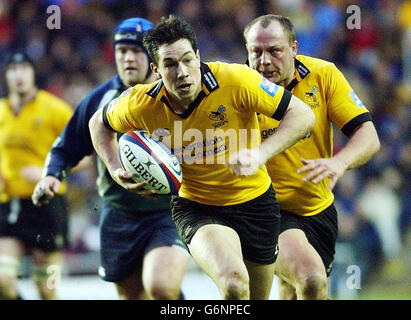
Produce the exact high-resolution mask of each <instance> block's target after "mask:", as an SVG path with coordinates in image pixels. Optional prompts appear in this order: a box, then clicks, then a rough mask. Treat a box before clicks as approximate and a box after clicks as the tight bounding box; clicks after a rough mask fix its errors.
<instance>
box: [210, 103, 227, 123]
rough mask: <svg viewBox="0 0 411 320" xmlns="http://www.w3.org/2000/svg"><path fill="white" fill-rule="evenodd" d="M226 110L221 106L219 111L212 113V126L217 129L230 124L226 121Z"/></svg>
mask: <svg viewBox="0 0 411 320" xmlns="http://www.w3.org/2000/svg"><path fill="white" fill-rule="evenodd" d="M225 112H226V108H225V107H224V106H223V105H221V106H219V107H218V108H217V111H211V112H210V115H209V116H208V118H209V119H210V120H212V121H213V123H212V125H213V127H214V129H215V128H218V127H221V126H223V125H225V124H226V123H228V120H227V119H226V117H227V115H226V113H225Z"/></svg>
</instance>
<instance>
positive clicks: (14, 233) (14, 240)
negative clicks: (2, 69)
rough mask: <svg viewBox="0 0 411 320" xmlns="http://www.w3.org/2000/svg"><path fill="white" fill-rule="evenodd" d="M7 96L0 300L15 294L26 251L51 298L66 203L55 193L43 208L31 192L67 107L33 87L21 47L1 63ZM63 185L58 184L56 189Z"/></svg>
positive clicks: (1, 110) (42, 291)
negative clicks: (32, 200)
mask: <svg viewBox="0 0 411 320" xmlns="http://www.w3.org/2000/svg"><path fill="white" fill-rule="evenodd" d="M6 83H7V87H8V91H9V92H8V96H7V98H4V99H1V100H0V186H1V190H0V201H1V204H0V299H16V298H18V293H17V290H16V287H15V280H16V276H17V274H18V272H19V271H20V270H19V266H20V261H21V259H22V258H23V256H24V255H25V254H26V253H32V258H33V266H34V268H33V270H32V278H33V280H34V281H35V283H36V286H37V288H38V292H39V296H40V298H42V299H57V298H58V297H57V286H58V281H57V279H59V277H60V276H61V266H62V258H63V248H64V246H65V245H66V244H67V243H66V240H67V206H66V202H65V199H64V198H63V195H62V194H59V195H57V196H56V197H55V199H53V201H51V202H50V204H49V205H47V206H44V207H43V208H37V207H35V206H34V205H33V203H32V202H31V194H32V192H33V190H34V187H35V185H36V182H37V181H38V180H39V179H40V177H41V170H42V167H43V163H44V160H45V159H46V155H47V152H48V150H49V149H50V148H51V146H52V144H53V141H54V140H55V139H56V137H58V135H59V134H60V133H61V132H62V131H63V129H64V126H65V125H66V123H67V121H68V120H69V119H70V116H71V114H72V113H73V110H72V108H71V106H70V105H68V104H67V103H66V102H64V101H63V100H61V99H59V98H58V97H56V96H54V95H52V94H51V93H49V92H47V91H44V90H41V89H38V88H37V86H36V83H35V68H34V65H33V62H32V61H31V59H30V58H29V56H28V55H27V54H26V53H24V52H15V53H13V54H11V55H10V58H9V60H8V61H7V63H6ZM65 189H66V186H65V185H63V186H62V188H61V190H60V193H63V192H64V191H65Z"/></svg>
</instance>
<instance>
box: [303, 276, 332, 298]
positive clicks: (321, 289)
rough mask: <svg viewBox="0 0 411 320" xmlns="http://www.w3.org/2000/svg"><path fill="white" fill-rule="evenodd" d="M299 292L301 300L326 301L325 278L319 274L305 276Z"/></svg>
mask: <svg viewBox="0 0 411 320" xmlns="http://www.w3.org/2000/svg"><path fill="white" fill-rule="evenodd" d="M300 291H301V294H302V298H303V299H310V300H320V299H327V296H328V294H327V291H328V287H327V276H326V275H325V274H324V275H323V274H320V273H313V274H310V275H308V276H306V277H305V278H304V279H303V280H302V283H301V289H300Z"/></svg>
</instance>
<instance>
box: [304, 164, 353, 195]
mask: <svg viewBox="0 0 411 320" xmlns="http://www.w3.org/2000/svg"><path fill="white" fill-rule="evenodd" d="M301 162H302V163H303V164H304V166H303V167H301V168H300V169H298V171H297V172H298V173H303V172H308V174H307V175H306V176H305V177H304V181H311V182H312V183H319V182H320V181H322V180H324V179H325V178H330V184H329V186H328V190H332V189H334V187H335V185H336V183H337V181H338V179H340V178H341V177H342V176H343V174H344V172H345V170H346V169H347V166H346V165H345V163H344V162H343V161H341V160H340V159H338V158H335V157H333V158H319V159H312V160H306V159H301Z"/></svg>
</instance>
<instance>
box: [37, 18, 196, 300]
mask: <svg viewBox="0 0 411 320" xmlns="http://www.w3.org/2000/svg"><path fill="white" fill-rule="evenodd" d="M151 27H152V24H151V22H149V21H148V20H146V19H142V18H131V19H127V20H124V21H123V22H121V23H120V24H119V25H118V26H117V28H116V29H115V34H114V44H115V57H116V66H117V71H118V75H116V76H115V77H113V78H111V79H110V80H109V81H107V82H106V83H104V84H102V85H101V86H100V87H98V88H96V89H94V90H93V91H91V92H90V93H89V94H88V95H87V96H86V97H85V98H84V99H83V100H82V101H81V103H80V104H79V106H78V107H77V108H76V110H75V113H74V115H73V117H72V118H71V120H70V122H69V123H68V125H67V127H66V128H65V129H64V131H63V133H62V134H61V136H60V137H59V139H58V140H57V141H56V143H55V145H54V147H53V148H52V149H51V151H50V153H49V156H48V161H47V163H46V166H45V171H44V178H43V179H42V180H41V181H40V182H39V183H38V185H37V187H36V190H35V192H34V193H33V201H34V203H36V204H41V203H42V202H47V201H48V199H50V198H52V197H53V196H54V195H55V193H56V191H57V190H58V188H59V184H60V181H62V180H63V179H64V178H65V177H66V176H67V175H68V174H69V171H70V168H71V167H74V166H75V165H76V164H77V163H78V162H79V161H80V160H81V159H82V158H83V157H84V156H87V155H90V154H92V153H93V151H94V150H93V146H92V143H91V139H90V133H89V130H88V122H89V120H90V118H91V116H92V115H93V114H94V113H95V112H96V111H97V110H98V109H99V108H101V107H103V106H104V105H106V104H107V103H108V102H110V100H112V99H113V98H116V97H118V96H119V95H120V94H121V92H122V91H123V90H125V89H127V88H128V87H130V86H133V85H135V84H137V83H150V82H152V81H153V80H155V79H156V76H155V75H154V74H153V73H151V70H150V68H149V62H150V60H149V57H148V55H147V52H146V51H145V49H144V48H143V46H142V42H141V41H142V36H143V34H144V32H146V31H147V30H148V29H150V28H151ZM98 171H99V177H98V180H97V184H98V191H99V194H100V196H101V197H102V198H103V205H102V207H101V208H100V232H101V234H100V240H101V267H100V269H99V274H100V276H101V278H102V279H104V280H106V281H110V282H114V283H115V285H116V288H117V291H118V294H119V296H120V298H122V299H178V298H179V296H180V286H181V282H182V279H183V275H184V272H185V269H186V266H187V262H188V254H187V251H186V249H185V247H184V245H183V244H182V242H181V241H180V239H179V237H178V234H177V231H176V228H175V226H174V224H173V222H172V220H171V212H170V197H161V198H159V199H158V200H153V199H147V198H144V197H142V196H139V195H136V194H135V193H131V192H129V191H127V190H125V189H124V188H122V187H121V186H119V185H118V184H117V183H115V182H114V181H113V179H112V177H111V176H110V173H109V171H108V170H107V169H106V167H105V166H104V164H103V163H102V162H101V161H100V160H99V159H98ZM40 199H42V200H40Z"/></svg>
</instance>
